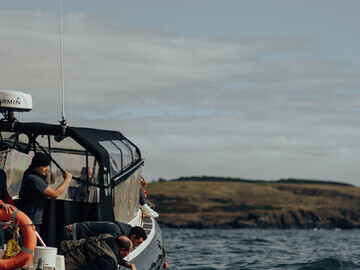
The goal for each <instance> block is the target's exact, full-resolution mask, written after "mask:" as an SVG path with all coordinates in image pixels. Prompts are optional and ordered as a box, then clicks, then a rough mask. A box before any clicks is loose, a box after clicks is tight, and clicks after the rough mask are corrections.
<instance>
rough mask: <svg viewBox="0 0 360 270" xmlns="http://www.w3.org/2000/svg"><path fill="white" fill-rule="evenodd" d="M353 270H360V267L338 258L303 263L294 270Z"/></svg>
mask: <svg viewBox="0 0 360 270" xmlns="http://www.w3.org/2000/svg"><path fill="white" fill-rule="evenodd" d="M340 269H341V270H347V269H351V270H355V269H360V265H359V264H356V263H354V262H352V261H345V260H341V259H340V258H335V257H330V258H323V259H319V260H316V261H313V262H309V263H303V264H302V266H300V267H298V268H296V270H340Z"/></svg>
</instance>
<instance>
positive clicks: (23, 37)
mask: <svg viewBox="0 0 360 270" xmlns="http://www.w3.org/2000/svg"><path fill="white" fill-rule="evenodd" d="M115 19H116V18H114V17H104V16H97V15H94V14H87V13H72V14H69V15H67V16H64V17H63V23H64V24H63V44H64V78H65V89H66V90H65V100H66V105H65V108H66V115H67V118H68V122H69V123H70V124H73V125H80V126H85V125H90V126H92V127H98V128H107V129H116V130H120V131H121V132H123V133H124V134H125V135H127V136H128V137H129V138H130V139H131V140H132V141H133V142H134V143H136V144H137V145H139V147H140V148H141V150H142V152H143V155H144V156H145V157H146V166H145V169H144V174H145V175H147V176H148V177H149V178H152V179H155V178H158V177H165V178H174V177H179V176H183V175H217V176H232V177H248V178H253V179H260V178H261V179H278V178H286V177H298V178H301V177H306V178H318V179H334V180H338V181H347V182H352V183H357V184H360V182H358V181H359V180H358V178H357V175H358V173H359V170H358V169H357V167H358V163H359V155H358V153H359V150H360V149H359V144H358V143H357V142H358V138H359V135H360V130H359V128H358V119H359V105H358V104H359V100H360V98H359V96H360V93H359V84H360V81H359V78H360V77H359V74H358V72H355V71H354V68H353V67H352V66H351V65H349V64H345V63H339V62H333V61H329V60H327V59H323V58H321V57H320V54H317V53H316V49H314V48H315V42H314V40H313V39H311V38H309V37H303V38H252V39H231V38H227V39H205V38H201V39H200V38H189V37H184V36H179V35H175V34H174V33H169V32H163V31H159V30H157V29H151V28H139V27H124V26H121V25H118V24H116V23H115ZM58 29H59V25H58V19H57V16H56V15H55V14H53V13H51V12H37V13H35V14H33V13H27V12H25V11H9V10H5V9H2V10H1V9H0V39H1V43H0V55H1V56H2V60H1V62H0V81H1V88H3V89H19V90H22V91H24V92H27V93H30V94H31V95H32V96H33V99H34V110H33V112H32V113H28V114H21V115H19V118H20V119H24V120H29V119H32V120H34V117H36V121H45V122H52V123H55V122H56V121H57V120H58V119H60V112H61V94H60V55H59V31H58ZM44 112H46V113H44Z"/></svg>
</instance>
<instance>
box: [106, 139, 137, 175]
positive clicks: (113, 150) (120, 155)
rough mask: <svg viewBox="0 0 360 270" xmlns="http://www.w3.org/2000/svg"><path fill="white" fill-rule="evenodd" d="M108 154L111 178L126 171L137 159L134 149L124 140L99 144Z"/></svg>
mask: <svg viewBox="0 0 360 270" xmlns="http://www.w3.org/2000/svg"><path fill="white" fill-rule="evenodd" d="M99 143H100V144H101V145H102V147H104V148H105V149H106V151H107V152H108V153H109V158H110V174H111V177H114V176H115V175H117V174H119V173H121V172H123V171H124V170H126V169H127V168H128V167H129V166H130V165H131V164H132V163H133V162H134V161H136V160H138V159H139V155H138V153H137V151H136V148H135V147H134V146H133V145H132V144H131V143H129V142H128V141H126V140H123V141H120V140H113V141H102V142H99Z"/></svg>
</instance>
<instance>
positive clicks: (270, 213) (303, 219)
mask: <svg viewBox="0 0 360 270" xmlns="http://www.w3.org/2000/svg"><path fill="white" fill-rule="evenodd" d="M148 194H149V200H150V202H152V203H154V205H155V210H156V211H157V212H159V214H160V217H159V218H158V219H157V221H158V223H159V225H160V226H162V227H168V228H193V229H194V228H195V229H207V228H219V229H232V228H239V229H241V228H259V229H336V228H339V229H356V228H360V188H358V187H355V186H351V185H348V184H344V185H341V184H339V183H335V184H332V183H331V182H328V181H326V182H321V181H315V182H314V181H312V182H311V183H309V182H304V183H302V182H301V181H300V182H299V181H296V182H284V181H282V182H279V181H277V182H268V181H264V182H261V181H260V182H251V181H250V182H248V181H247V182H243V181H191V180H188V181H184V180H182V181H161V182H156V183H151V184H149V188H148Z"/></svg>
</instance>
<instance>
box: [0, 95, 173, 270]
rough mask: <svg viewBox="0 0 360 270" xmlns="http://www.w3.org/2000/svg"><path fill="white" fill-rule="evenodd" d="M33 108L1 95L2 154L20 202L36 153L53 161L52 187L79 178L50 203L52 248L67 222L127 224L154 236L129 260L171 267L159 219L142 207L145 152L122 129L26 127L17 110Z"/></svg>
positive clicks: (46, 220)
mask: <svg viewBox="0 0 360 270" xmlns="http://www.w3.org/2000/svg"><path fill="white" fill-rule="evenodd" d="M31 109H32V97H31V96H30V95H29V94H25V93H23V92H20V91H6V90H5V91H4V90H3V91H0V112H1V113H2V114H3V119H1V120H0V152H1V154H2V155H3V162H2V169H3V170H4V171H5V172H6V174H7V187H8V192H9V194H10V195H11V196H14V198H15V199H16V198H17V197H16V196H17V195H18V194H19V190H20V185H21V181H22V175H23V172H24V171H25V170H26V169H27V168H28V166H29V164H30V162H31V159H32V157H33V156H34V152H35V151H41V152H44V153H47V154H48V155H49V157H51V160H52V162H51V165H50V170H49V172H50V173H48V176H47V179H46V182H47V183H48V185H49V186H50V187H53V188H56V187H57V186H58V185H59V184H60V183H61V182H62V181H63V178H62V174H63V172H64V171H65V170H66V171H69V172H71V173H72V175H73V180H72V181H71V183H70V185H69V186H68V187H67V189H66V190H65V192H64V193H63V194H62V195H61V196H60V197H58V198H57V199H50V198H49V199H46V200H47V201H46V202H45V209H44V215H43V225H42V227H41V230H40V231H41V238H42V240H43V241H44V242H45V243H46V245H47V246H53V247H56V246H57V245H58V244H59V242H60V240H61V238H60V231H61V230H62V228H63V227H64V226H65V225H67V224H72V223H74V222H81V221H121V222H125V223H128V224H131V225H132V226H141V227H143V228H144V230H145V231H146V233H147V236H148V237H147V239H146V240H145V241H144V242H143V243H142V244H141V245H140V246H139V247H137V248H136V249H134V250H133V251H132V252H131V253H130V254H129V255H128V257H126V258H125V259H126V260H128V261H129V262H131V263H134V264H135V266H136V268H137V269H139V270H141V269H144V270H145V269H146V270H149V269H154V270H155V269H162V268H163V266H164V264H166V262H165V245H164V240H163V236H162V231H161V229H160V227H159V225H158V223H157V222H156V220H155V219H154V218H151V217H144V215H143V213H142V210H141V208H140V207H139V187H140V178H141V176H142V167H143V165H144V159H143V157H142V155H141V152H140V149H139V148H138V147H137V146H136V145H135V144H134V143H133V142H131V141H130V140H129V139H127V138H126V137H125V136H124V135H123V134H122V133H120V132H119V131H114V130H103V129H95V128H89V127H73V126H67V125H66V123H64V122H63V121H61V123H60V124H47V123H40V122H26V123H23V122H19V121H18V120H17V119H16V118H15V116H14V112H17V113H18V112H28V111H31ZM84 169H85V170H84ZM15 202H16V200H15ZM124 269H127V268H124Z"/></svg>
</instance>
